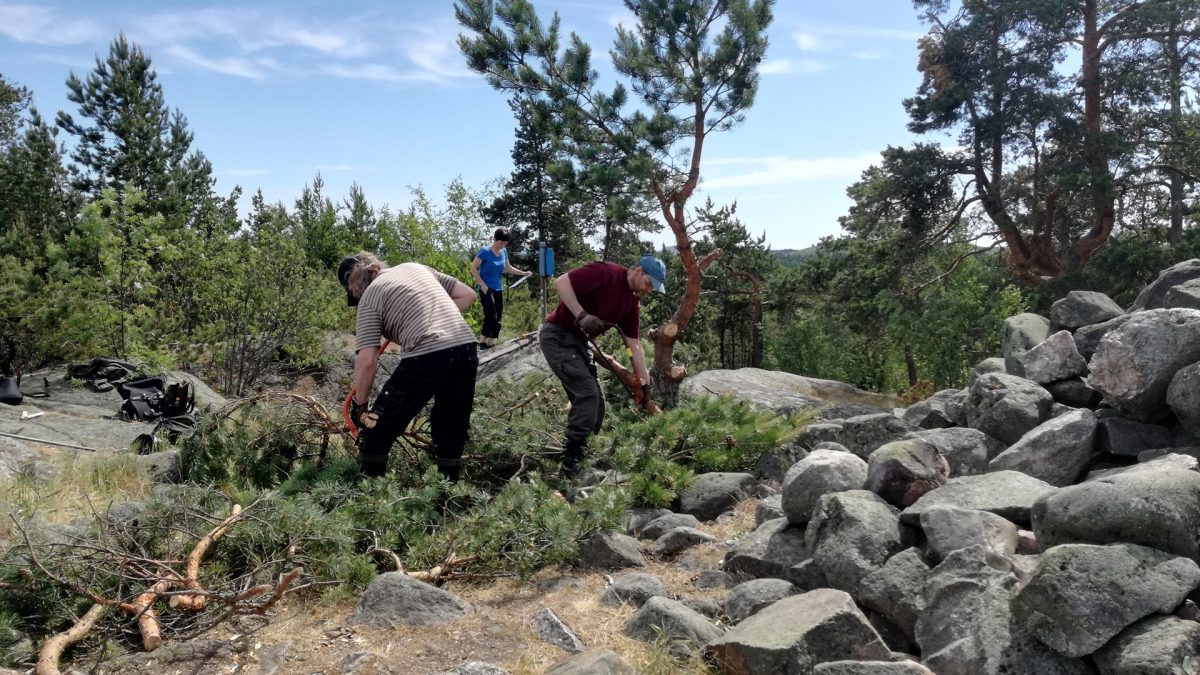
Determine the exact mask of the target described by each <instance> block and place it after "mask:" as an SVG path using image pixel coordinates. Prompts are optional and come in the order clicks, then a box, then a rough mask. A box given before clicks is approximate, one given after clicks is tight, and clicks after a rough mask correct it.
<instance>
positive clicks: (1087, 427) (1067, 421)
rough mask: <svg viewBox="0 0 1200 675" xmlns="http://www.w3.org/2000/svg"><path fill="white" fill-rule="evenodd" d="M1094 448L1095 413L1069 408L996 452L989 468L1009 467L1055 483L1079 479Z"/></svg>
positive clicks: (1058, 484)
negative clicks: (1066, 411)
mask: <svg viewBox="0 0 1200 675" xmlns="http://www.w3.org/2000/svg"><path fill="white" fill-rule="evenodd" d="M1095 452H1096V416H1095V415H1094V414H1093V413H1092V411H1091V410H1086V409H1083V410H1072V411H1071V412H1068V413H1066V414H1064V415H1060V416H1058V417H1055V418H1053V419H1050V420H1047V421H1045V422H1043V423H1041V424H1039V425H1038V426H1036V427H1034V428H1033V429H1032V430H1030V431H1029V433H1027V434H1025V435H1024V436H1022V437H1021V439H1020V440H1019V441H1017V442H1016V443H1014V444H1012V445H1011V446H1010V447H1009V448H1008V449H1007V450H1005V451H1004V452H1002V453H1000V454H999V455H997V456H996V458H995V459H993V460H992V461H991V463H990V464H989V467H990V468H991V470H992V471H1002V470H1004V469H1011V470H1013V471H1020V472H1021V473H1024V474H1026V475H1029V476H1033V477H1034V478H1037V479H1039V480H1044V481H1046V482H1047V483H1049V484H1051V485H1055V486H1059V487H1061V486H1063V485H1070V484H1071V483H1074V482H1075V481H1076V480H1078V479H1079V477H1080V476H1081V475H1083V473H1084V471H1085V470H1086V469H1087V466H1088V464H1089V463H1090V462H1091V459H1092V456H1093V455H1094V454H1095Z"/></svg>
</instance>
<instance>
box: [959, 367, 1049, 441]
mask: <svg viewBox="0 0 1200 675" xmlns="http://www.w3.org/2000/svg"><path fill="white" fill-rule="evenodd" d="M1053 404H1054V397H1052V396H1051V395H1050V392H1048V391H1046V390H1045V389H1044V388H1043V387H1042V386H1041V385H1039V384H1037V383H1036V382H1033V381H1031V380H1027V379H1025V378H1023V377H1017V376H1015V375H1006V374H1002V373H988V374H987V375H981V376H980V377H979V379H977V380H975V384H973V385H971V391H970V397H969V398H968V402H967V422H968V424H969V425H970V426H971V427H972V428H973V429H978V430H980V431H982V432H983V433H985V434H987V435H989V436H992V437H994V438H998V439H1000V440H1001V441H1003V442H1004V443H1006V444H1012V443H1016V442H1017V441H1018V440H1020V439H1021V437H1022V436H1024V435H1025V434H1026V433H1027V432H1028V431H1029V430H1030V429H1033V428H1034V427H1036V426H1037V425H1039V424H1041V423H1042V422H1044V421H1046V419H1047V418H1048V417H1049V416H1050V408H1051V406H1052V405H1053Z"/></svg>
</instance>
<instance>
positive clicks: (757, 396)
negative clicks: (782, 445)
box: [680, 368, 902, 415]
mask: <svg viewBox="0 0 1200 675" xmlns="http://www.w3.org/2000/svg"><path fill="white" fill-rule="evenodd" d="M680 393H682V394H687V395H692V396H705V397H714V396H721V395H729V396H733V397H734V398H737V399H739V400H742V401H746V402H747V403H749V404H750V405H752V406H754V407H756V408H759V409H763V410H770V411H773V412H776V413H779V414H781V415H786V414H791V413H797V412H804V411H807V410H821V409H823V408H826V407H828V406H830V404H834V405H835V406H836V407H841V408H842V409H843V410H852V411H854V412H852V413H851V414H852V415H853V414H867V413H873V412H883V411H885V410H890V409H892V408H895V407H898V406H900V405H902V403H901V401H900V399H899V398H898V397H895V396H888V395H885V394H876V393H874V392H870V391H864V390H862V389H858V388H856V387H853V386H851V385H849V384H846V383H844V382H837V381H834V380H821V379H817V378H812V377H804V376H802V375H795V374H792V373H783V372H779V371H774V370H763V369H761V368H738V369H737V370H721V369H714V370H706V371H704V372H701V373H697V374H696V375H692V376H690V377H688V378H687V379H686V380H684V381H683V384H682V385H681V386H680Z"/></svg>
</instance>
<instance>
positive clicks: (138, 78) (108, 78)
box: [57, 34, 214, 224]
mask: <svg viewBox="0 0 1200 675" xmlns="http://www.w3.org/2000/svg"><path fill="white" fill-rule="evenodd" d="M67 89H68V93H67V98H68V100H70V101H71V102H72V103H75V104H76V105H78V106H79V111H78V112H79V119H78V120H77V119H76V118H75V117H74V116H72V115H71V114H70V113H67V112H59V113H58V119H57V124H58V126H59V128H61V129H62V130H64V131H66V132H67V133H68V134H70V135H72V136H74V137H75V149H74V151H73V152H72V154H71V158H72V159H73V160H74V162H75V167H74V184H75V187H76V189H78V190H79V191H80V192H82V193H84V195H86V196H87V197H88V198H89V199H96V198H98V197H99V196H100V194H101V192H102V191H103V190H105V189H111V190H113V192H114V193H115V194H117V195H121V194H124V193H125V192H126V190H127V189H134V190H137V191H139V192H141V193H142V194H143V195H144V196H145V208H148V209H149V210H151V211H153V212H156V213H159V214H161V215H163V216H164V217H166V218H167V219H168V221H175V222H178V223H180V224H183V223H192V222H194V218H195V217H196V214H197V213H199V212H201V211H203V210H204V209H206V208H208V207H209V206H211V203H210V201H211V196H212V195H211V191H212V186H213V183H214V181H213V178H212V166H211V164H210V163H209V162H208V160H207V159H205V158H204V156H203V155H201V154H200V153H197V152H191V151H190V150H191V143H192V133H191V131H190V130H189V129H188V125H187V119H186V118H185V117H184V115H183V113H182V112H180V111H179V110H175V111H174V112H171V111H169V109H168V108H167V105H166V102H165V101H164V99H163V91H162V85H161V84H159V82H158V74H157V73H156V72H155V71H154V68H153V67H152V65H151V61H150V57H149V56H148V55H147V54H146V53H145V52H144V51H142V48H141V47H139V46H138V45H136V44H133V43H131V42H130V41H129V40H128V38H126V37H125V35H124V34H120V35H118V36H117V38H116V39H115V40H113V42H112V44H111V45H110V46H109V50H108V56H107V57H106V58H105V59H104V60H101V59H100V57H98V56H97V57H96V66H95V68H94V69H93V70H92V72H91V73H89V74H88V76H87V79H86V80H80V79H79V78H78V77H77V76H76V75H75V74H74V73H71V76H70V77H69V78H68V79H67Z"/></svg>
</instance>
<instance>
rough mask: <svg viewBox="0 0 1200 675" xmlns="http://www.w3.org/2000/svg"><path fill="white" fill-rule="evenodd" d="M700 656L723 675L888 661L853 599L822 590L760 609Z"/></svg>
mask: <svg viewBox="0 0 1200 675" xmlns="http://www.w3.org/2000/svg"><path fill="white" fill-rule="evenodd" d="M704 651H705V655H706V656H707V657H708V658H709V659H710V660H712V661H713V662H715V664H716V666H717V668H718V670H719V671H720V672H722V673H725V674H727V675H765V674H766V673H809V672H812V669H813V668H814V667H815V666H817V665H818V664H821V663H825V662H828V661H845V660H848V659H853V660H885V659H888V658H889V657H890V656H891V651H890V650H889V649H888V647H887V645H885V644H884V643H883V639H882V638H880V637H879V633H877V632H876V631H875V629H874V628H872V627H871V624H870V623H869V622H868V621H867V617H865V616H863V613H862V612H861V611H859V609H858V607H857V606H855V604H854V600H853V599H852V598H851V597H850V596H849V595H847V594H846V593H843V592H841V591H836V590H833V589H828V588H823V589H819V590H815V591H809V592H808V593H803V594H801V595H793V596H791V597H788V598H784V599H783V600H780V601H778V602H776V603H774V604H772V605H770V606H768V607H766V608H765V609H763V610H761V611H760V612H758V613H757V614H755V615H754V616H751V617H750V618H748V619H746V620H745V621H742V622H741V623H739V624H738V625H736V626H734V627H733V628H732V629H731V630H730V631H729V632H727V633H725V635H724V636H722V637H720V638H718V639H716V640H714V641H712V642H710V643H709V644H708V646H707V647H706V648H705V650H704Z"/></svg>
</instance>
